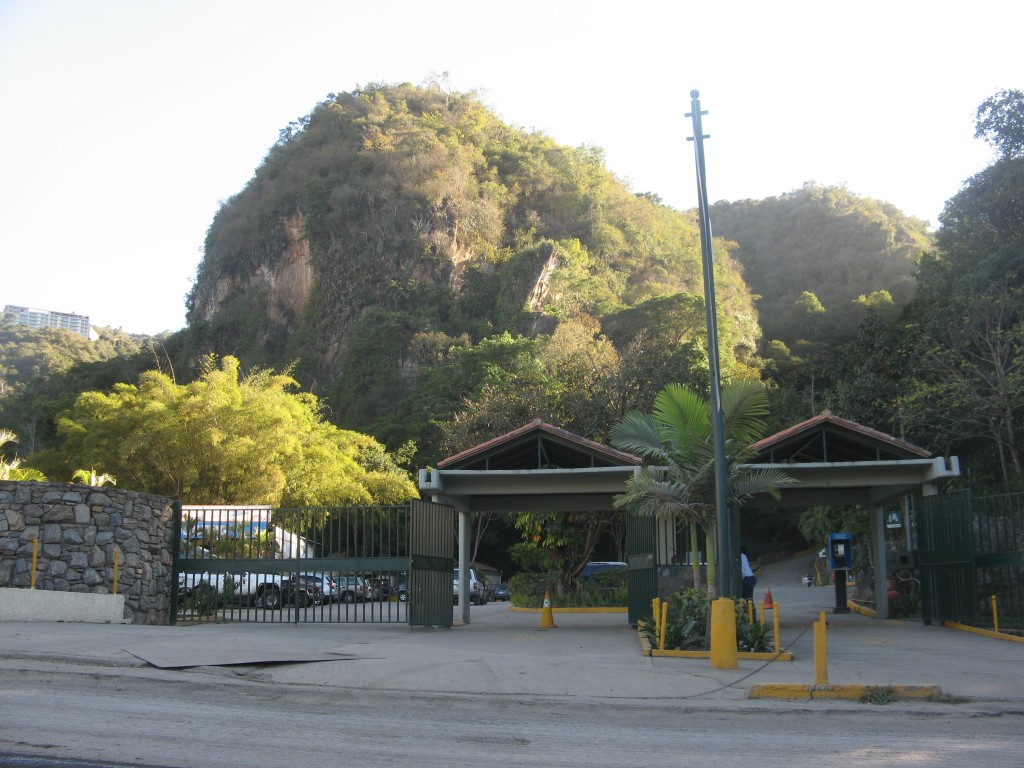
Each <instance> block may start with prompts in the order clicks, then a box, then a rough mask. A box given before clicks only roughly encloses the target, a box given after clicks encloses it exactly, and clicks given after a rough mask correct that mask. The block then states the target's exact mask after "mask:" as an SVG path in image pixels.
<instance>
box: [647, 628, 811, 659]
mask: <svg viewBox="0 0 1024 768" xmlns="http://www.w3.org/2000/svg"><path fill="white" fill-rule="evenodd" d="M636 634H637V638H638V639H639V640H640V652H641V653H642V654H643V655H644V656H651V657H654V658H663V659H664V658H675V659H710V658H711V651H673V650H669V651H662V650H659V649H657V648H652V647H651V643H650V641H649V640H648V639H647V638H646V637H644V636H643V634H641V633H640V631H639V630H637V633H636ZM736 658H737V659H745V660H747V661H751V660H752V661H792V660H793V654H792V653H790V652H789V651H779V652H778V653H775V652H774V651H736Z"/></svg>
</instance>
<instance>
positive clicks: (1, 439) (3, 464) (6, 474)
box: [0, 429, 46, 481]
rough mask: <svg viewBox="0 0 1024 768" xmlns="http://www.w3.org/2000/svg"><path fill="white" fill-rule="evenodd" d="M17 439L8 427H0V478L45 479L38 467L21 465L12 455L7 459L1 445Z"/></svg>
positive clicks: (19, 460)
mask: <svg viewBox="0 0 1024 768" xmlns="http://www.w3.org/2000/svg"><path fill="white" fill-rule="evenodd" d="M17 440H18V436H17V435H16V434H14V433H13V432H11V431H10V430H9V429H0V480H39V481H42V480H45V479H46V476H45V475H44V474H43V473H42V472H40V471H39V470H38V469H31V468H30V467H23V466H22V465H21V459H19V458H18V457H17V456H13V457H11V458H10V459H8V458H7V457H6V456H5V455H4V451H3V447H4V446H5V445H7V444H8V443H13V442H16V441H17Z"/></svg>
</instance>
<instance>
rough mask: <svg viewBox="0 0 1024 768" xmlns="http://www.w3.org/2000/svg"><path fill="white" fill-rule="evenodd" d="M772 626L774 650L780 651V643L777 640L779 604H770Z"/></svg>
mask: <svg viewBox="0 0 1024 768" xmlns="http://www.w3.org/2000/svg"><path fill="white" fill-rule="evenodd" d="M772 628H773V629H774V630H775V652H776V653H781V652H782V643H781V641H780V640H779V604H778V603H775V604H773V605H772Z"/></svg>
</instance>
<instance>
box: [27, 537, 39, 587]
mask: <svg viewBox="0 0 1024 768" xmlns="http://www.w3.org/2000/svg"><path fill="white" fill-rule="evenodd" d="M38 562H39V539H33V540H32V575H31V576H30V577H29V589H35V588H36V563H38Z"/></svg>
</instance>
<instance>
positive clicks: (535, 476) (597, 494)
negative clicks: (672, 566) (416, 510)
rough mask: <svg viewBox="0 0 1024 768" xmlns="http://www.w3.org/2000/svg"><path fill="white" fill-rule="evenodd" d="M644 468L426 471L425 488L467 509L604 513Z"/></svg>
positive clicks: (442, 500)
mask: <svg viewBox="0 0 1024 768" xmlns="http://www.w3.org/2000/svg"><path fill="white" fill-rule="evenodd" d="M639 469H640V467H639V466H636V465H633V466H621V467H583V468H573V469H513V470H471V469H421V470H420V473H419V489H420V493H421V494H422V495H423V496H430V497H432V498H433V499H434V500H435V501H438V502H440V503H442V504H451V505H452V506H453V507H455V508H456V509H458V510H460V511H464V512H526V511H533V512H601V511H605V510H610V509H612V508H613V507H612V499H613V498H614V497H615V496H616V495H618V494H620V493H622V492H623V490H624V489H625V486H626V480H628V479H629V477H631V476H632V475H634V474H635V473H636V472H638V471H639Z"/></svg>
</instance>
